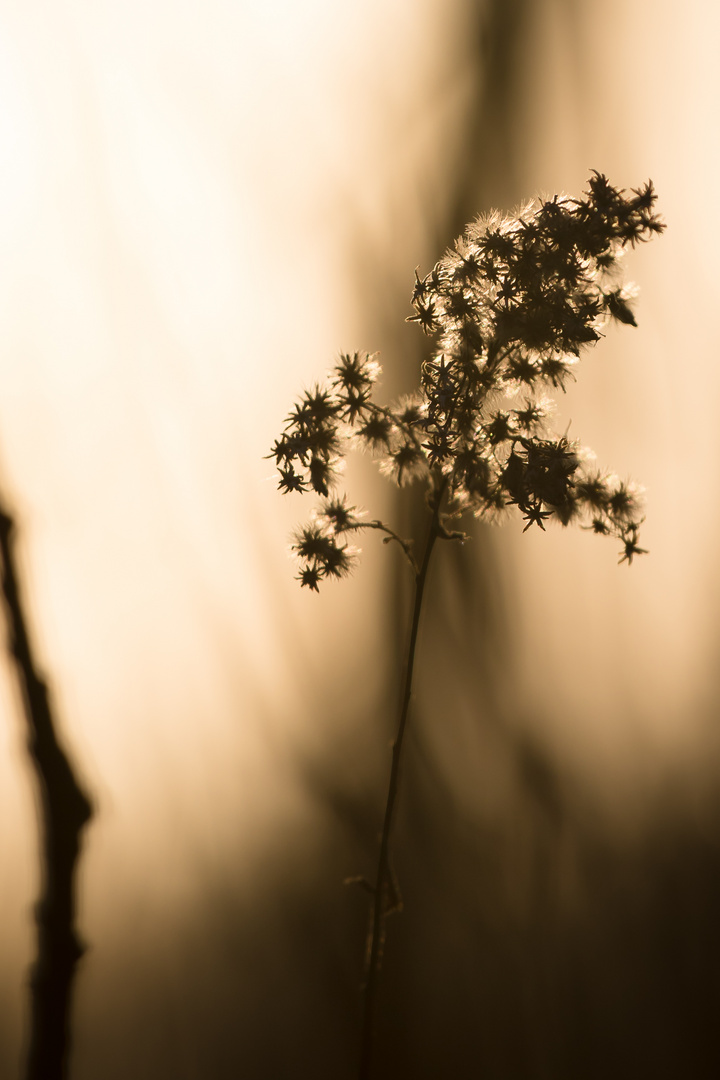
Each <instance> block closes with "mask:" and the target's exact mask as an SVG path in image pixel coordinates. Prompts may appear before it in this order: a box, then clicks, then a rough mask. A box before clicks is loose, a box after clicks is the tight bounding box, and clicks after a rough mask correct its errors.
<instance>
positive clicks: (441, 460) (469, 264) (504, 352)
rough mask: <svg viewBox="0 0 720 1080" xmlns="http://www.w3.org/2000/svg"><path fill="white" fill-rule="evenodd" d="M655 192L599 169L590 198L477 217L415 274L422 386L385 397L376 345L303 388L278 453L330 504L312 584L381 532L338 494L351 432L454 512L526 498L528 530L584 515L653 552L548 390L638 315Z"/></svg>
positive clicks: (306, 558) (292, 479)
mask: <svg viewBox="0 0 720 1080" xmlns="http://www.w3.org/2000/svg"><path fill="white" fill-rule="evenodd" d="M655 200H656V196H655V192H654V191H653V187H652V184H651V183H648V184H646V185H645V186H643V187H641V188H639V189H636V190H633V191H632V192H631V194H630V195H626V193H625V192H623V191H620V190H618V189H616V188H614V187H612V186H611V185H610V184H609V183H608V181H607V179H606V178H605V177H604V176H602V175H601V174H599V173H593V174H592V176H591V178H590V181H589V187H588V190H587V192H586V193H585V197H584V198H582V199H572V198H569V197H565V196H555V197H554V198H553V199H551V200H547V201H544V202H542V201H539V200H536V201H535V202H532V203H530V204H528V205H527V206H526V207H524V208H522V209H521V210H520V211H519V212H518V213H516V214H515V215H513V216H505V215H501V214H499V213H493V214H490V215H489V216H487V217H482V218H479V219H478V220H477V221H476V222H474V223H473V224H471V225H470V226H469V227H468V228H467V230H466V231H465V234H464V235H463V236H462V237H461V238H460V239H459V240H458V241H457V242H456V243H455V245H454V247H453V248H452V249H451V250H449V251H448V252H447V254H446V255H445V257H444V258H443V259H441V260H440V262H438V263H437V265H436V266H435V267H434V269H433V270H432V271H431V272H430V273H429V274H428V275H427V276H426V277H424V278H422V279H420V278H419V277H418V275H417V273H416V281H415V288H414V291H413V296H412V305H413V308H414V315H413V316H412V317H411V319H410V320H409V321H414V322H418V323H419V324H420V326H421V327H422V329H423V330H424V331H425V333H426V334H429V335H433V336H436V337H437V346H436V351H435V353H434V354H433V356H432V357H431V358H430V359H429V360H427V361H426V362H425V363H424V365H423V367H422V372H421V383H420V388H419V392H418V393H417V395H416V396H415V397H413V398H409V399H406V400H404V401H401V402H400V403H398V404H397V405H395V406H392V407H385V406H380V405H378V404H377V403H376V402H374V401H373V399H372V388H373V384H374V382H375V381H376V379H377V376H378V374H379V367H378V365H377V362H376V360H375V358H374V357H373V356H370V355H368V354H366V353H353V354H347V355H342V356H341V357H340V359H339V362H338V363H337V365H336V366H335V368H334V369H333V371H332V373H331V376H330V379H329V382H328V384H327V385H326V386H322V387H320V386H318V387H315V388H314V389H313V390H311V391H307V392H306V393H305V394H304V395H303V397H302V398H301V400H300V402H299V403H298V404H297V405H296V406H295V408H294V409H293V411H292V412H291V414H290V416H289V417H288V418H287V421H286V425H285V429H284V432H283V434H282V435H281V437H280V438H279V439H278V440H276V442H275V445H274V447H273V451H272V453H273V456H274V457H275V460H276V463H277V466H278V469H279V473H280V488H281V490H282V491H286V492H287V491H301V492H303V491H307V490H314V491H316V492H318V493H319V494H320V495H322V496H324V497H325V500H326V501H325V503H324V504H323V507H322V509H321V511H320V513H319V514H318V515H317V516H316V518H315V519H314V521H313V522H312V523H311V524H310V525H309V526H307V527H306V528H305V529H304V530H302V531H301V532H300V533H299V534H298V536H297V538H296V543H295V544H294V551H295V553H296V554H297V555H298V557H299V559H300V562H301V565H302V569H301V572H300V580H301V582H302V584H303V585H308V586H309V587H310V588H313V589H316V588H317V586H318V583H319V581H320V580H322V579H323V578H325V577H333V576H334V577H337V576H341V575H342V574H344V573H346V572H347V571H348V569H349V568H350V564H351V553H350V550H349V548H348V546H347V543H346V541H345V537H346V535H347V533H348V532H352V531H357V530H358V529H361V528H365V527H368V526H367V524H363V523H362V522H361V521H360V520H359V518H357V517H356V516H354V515H353V513H352V512H351V511H350V510H348V508H347V507H346V504H345V503H344V500H337V499H331V498H330V492H331V490H332V489H333V487H334V486H335V483H336V479H337V466H338V464H339V462H340V460H341V458H342V456H343V448H344V447H346V446H347V445H348V440H354V441H356V442H359V443H360V444H361V445H364V446H365V447H367V448H368V449H370V450H371V451H372V452H374V453H376V454H379V455H380V456H381V459H382V461H381V467H382V468H383V471H384V472H386V473H387V474H388V475H390V476H391V477H392V478H394V479H395V481H396V482H397V483H398V484H403V483H405V482H407V481H410V480H412V479H415V478H418V477H425V478H426V479H427V481H428V483H429V485H430V489H431V491H433V492H435V493H436V494H437V493H440V492H441V493H442V497H443V498H444V500H445V502H444V519H446V520H447V519H450V518H453V517H459V516H461V515H462V514H464V513H466V512H471V513H473V514H475V515H476V516H480V517H485V518H492V517H494V516H496V515H497V513H498V511H501V510H503V509H504V508H506V507H510V506H516V507H517V508H518V509H519V510H520V512H521V514H522V515H523V518H524V519H525V521H526V523H527V524H526V526H525V527H526V528H528V527H529V526H530V525H532V524H537V525H539V526H540V528H544V522H545V521H546V520H548V519H555V520H557V521H559V522H560V523H562V524H563V525H567V524H569V523H570V522H571V521H575V520H578V521H581V522H583V521H584V522H586V524H587V527H588V528H590V529H592V530H593V531H594V532H596V533H601V534H603V535H612V536H615V537H617V538H618V539H619V540H620V541H621V543H622V552H621V556H622V559H621V561H622V560H627V562H631V561H632V558H633V556H634V555H637V554H640V553H641V552H642V551H643V549H642V548H640V547H639V545H638V537H639V528H640V524H641V521H642V518H641V513H642V506H641V501H640V496H639V492H638V490H637V489H636V488H635V487H634V486H633V485H630V484H627V483H624V482H622V481H620V480H618V479H617V478H616V477H614V476H612V475H610V474H607V473H602V472H599V471H597V470H594V469H592V468H591V467H589V466H588V455H587V453H586V452H585V451H583V450H582V449H581V448H580V447H579V445H578V444H577V443H575V442H570V441H569V440H568V439H567V438H565V437H557V436H556V435H553V434H552V432H551V431H550V429H549V428H548V425H547V420H548V416H549V413H550V411H551V409H552V404H553V403H552V401H551V400H550V399H549V398H548V396H547V393H548V391H549V390H551V389H564V387H565V384H566V382H567V380H568V379H569V378H570V377H572V369H573V367H574V365H575V364H576V363H577V360H578V358H579V356H580V353H581V351H582V349H583V348H584V347H586V346H588V345H591V344H593V343H594V342H596V341H597V340H598V339H599V338H600V336H601V331H602V328H603V326H605V325H606V323H607V322H608V321H609V320H616V321H618V322H621V323H626V324H629V325H632V326H634V325H636V324H635V318H634V315H633V313H632V308H631V306H630V300H631V297H632V295H633V294H632V289H631V288H629V287H628V286H623V284H622V282H621V281H620V279H619V278H620V275H619V270H620V261H621V256H622V254H623V251H624V249H625V248H627V247H628V246H631V247H632V246H634V245H635V244H636V243H638V242H640V241H644V240H647V239H649V238H650V237H651V236H652V235H653V234H654V233H658V232H661V231H662V230H663V228H664V225H663V223H662V222H661V220H660V219H659V218H658V217H657V215H656V214H655V213H654V205H655ZM372 527H382V528H384V526H382V525H381V524H380V523H377V522H374V523H372ZM385 531H387V532H390V530H388V529H386V530H385ZM390 535H391V536H392V537H394V538H395V539H398V538H397V537H395V536H394V534H392V533H391V532H390ZM453 535H456V534H453Z"/></svg>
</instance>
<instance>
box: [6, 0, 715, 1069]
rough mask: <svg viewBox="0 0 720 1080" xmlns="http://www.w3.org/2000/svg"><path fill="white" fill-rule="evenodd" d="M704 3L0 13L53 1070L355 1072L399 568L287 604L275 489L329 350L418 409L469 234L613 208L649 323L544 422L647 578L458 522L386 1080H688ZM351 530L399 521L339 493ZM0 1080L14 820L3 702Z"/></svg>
mask: <svg viewBox="0 0 720 1080" xmlns="http://www.w3.org/2000/svg"><path fill="white" fill-rule="evenodd" d="M718 47H720V9H718V8H717V6H716V5H714V4H712V3H710V2H709V0H686V2H685V3H683V4H682V5H678V4H676V3H672V2H671V0H624V2H623V3H620V2H619V0H606V2H605V3H604V4H601V5H600V4H593V3H590V2H589V0H588V2H585V0H474V2H473V0H344V2H342V3H338V0H332V2H331V0H302V2H293V0H203V2H202V3H200V2H199V0H182V2H180V3H177V2H176V3H172V4H171V3H169V2H168V0H144V2H143V3H140V2H139V0H123V2H122V3H120V2H119V0H102V2H100V3H89V2H87V0H60V2H55V3H51V2H50V0H37V2H32V3H20V0H4V2H3V3H2V5H0V251H1V252H2V258H0V342H1V349H0V379H1V381H0V488H1V489H2V493H3V497H4V498H5V499H7V500H8V501H9V503H10V505H11V507H12V509H13V512H14V513H15V514H16V516H17V519H18V524H19V537H20V552H21V564H22V569H23V572H24V574H25V588H26V591H27V593H28V597H29V601H30V608H31V613H32V620H33V629H34V634H35V639H36V643H37V647H38V651H39V654H40V656H41V658H42V663H43V665H44V669H45V671H46V673H47V676H48V679H49V681H50V685H51V689H52V693H53V699H54V703H55V706H56V710H57V713H58V716H59V718H60V722H61V726H62V732H63V736H64V739H65V741H66V745H67V746H68V748H69V750H70V751H71V753H72V755H73V758H74V761H75V763H76V765H77V767H78V769H79V771H80V773H81V775H82V777H83V779H84V782H85V783H86V784H87V785H88V787H89V788H90V790H91V792H92V794H93V797H94V800H95V803H96V810H97V816H96V817H95V819H94V820H93V822H92V824H91V827H90V830H89V832H88V834H87V841H86V845H85V848H84V852H83V861H82V865H81V870H80V886H81V887H80V911H79V914H80V925H81V932H82V935H83V937H84V939H85V940H86V941H87V943H88V945H89V951H88V953H87V954H86V956H85V958H84V960H83V962H82V966H81V969H80V974H79V977H78V980H77V984H76V995H75V1008H74V1038H73V1055H72V1076H73V1080H94V1078H96V1077H99V1076H102V1077H104V1078H105V1080H119V1078H121V1077H127V1076H133V1077H135V1078H136V1080H151V1078H156V1077H159V1076H168V1077H177V1078H182V1080H185V1078H187V1080H194V1078H204V1077H213V1078H219V1080H223V1078H225V1077H227V1078H230V1077H233V1078H234V1077H237V1076H247V1077H250V1078H257V1080H270V1078H275V1077H280V1076H296V1077H305V1076H307V1077H310V1076H312V1077H328V1078H333V1080H343V1078H346V1077H347V1078H350V1077H352V1076H353V1075H354V1073H355V1068H356V1066H355V1058H356V1050H357V1031H358V1020H359V1009H360V994H359V984H360V979H361V974H362V957H363V948H364V938H365V932H366V928H367V915H368V911H367V906H368V905H367V897H366V896H365V895H364V894H363V893H362V892H361V891H360V890H353V889H351V888H347V887H345V886H344V885H343V880H344V878H346V877H348V876H351V875H358V874H365V875H367V876H368V877H369V876H372V873H373V863H374V858H375V853H376V840H377V832H378V829H379V825H380V820H381V811H382V806H383V801H384V794H385V785H386V778H387V771H388V765H389V753H388V744H389V740H390V739H391V737H392V730H393V721H394V717H395V709H396V704H397V702H398V697H399V686H400V677H401V669H402V655H403V649H404V644H405V640H406V634H407V616H408V598H409V591H408V590H409V586H410V584H411V583H410V582H409V581H408V574H407V569H406V567H405V566H403V564H402V561H401V557H400V553H399V551H397V550H392V549H388V548H386V547H383V546H382V545H381V544H380V543H378V542H376V540H377V538H374V537H373V536H368V537H367V539H365V540H364V544H363V546H364V548H365V550H364V552H363V558H362V561H361V565H360V567H359V569H358V571H357V573H356V574H355V575H354V576H353V578H352V579H349V580H348V581H345V582H342V583H340V584H333V585H329V586H328V587H327V588H325V589H323V590H322V591H321V593H320V595H319V596H316V595H314V594H312V593H309V591H308V590H302V591H301V590H300V589H299V587H298V583H297V581H295V580H293V578H294V574H295V570H294V567H293V564H292V561H291V559H290V558H289V543H290V541H289V536H290V533H291V530H292V529H293V527H294V526H295V525H296V524H297V523H298V522H299V521H301V520H303V518H304V517H305V516H306V515H307V513H308V511H309V508H310V507H309V505H306V503H309V502H310V500H309V499H308V500H305V499H301V498H289V497H287V498H283V497H281V496H280V495H279V493H278V492H277V490H276V481H275V478H274V476H273V467H272V462H271V461H268V460H267V459H265V458H264V455H266V454H267V453H268V451H269V447H270V445H271V443H272V441H273V440H274V438H275V437H276V436H277V434H278V433H279V431H280V427H281V425H282V421H283V418H284V417H285V416H286V414H287V412H288V411H289V408H290V407H291V405H292V403H293V400H294V398H295V396H296V394H297V393H298V391H299V390H301V389H302V388H303V387H307V386H308V385H310V384H312V382H313V381H314V380H316V379H318V378H320V377H322V375H323V373H324V371H325V370H326V369H327V367H328V366H330V365H331V364H332V362H333V359H334V357H335V356H336V354H337V352H338V351H339V350H341V349H343V350H354V349H359V348H360V349H368V350H370V351H375V350H379V351H380V354H381V356H380V359H381V362H382V364H383V368H384V375H383V384H382V387H381V392H382V393H383V394H386V395H387V396H388V398H391V397H394V396H395V395H396V394H397V393H401V392H404V391H407V390H410V389H412V387H413V386H414V385H415V384H416V382H417V373H418V365H419V363H420V361H421V359H422V357H423V356H424V355H426V353H425V351H424V350H426V349H427V343H426V342H425V341H424V340H423V339H422V335H421V334H420V332H419V330H418V329H417V327H415V326H409V325H407V324H406V323H405V322H404V320H405V318H406V316H407V315H408V314H409V313H410V308H409V294H410V291H411V288H412V280H413V271H414V269H415V268H416V267H419V268H420V271H421V272H422V273H424V272H427V270H429V269H430V268H431V266H432V265H433V263H434V262H435V261H436V259H437V258H439V257H440V255H442V253H443V252H444V250H445V248H446V246H447V245H448V244H449V243H450V242H451V241H452V240H453V239H454V237H455V236H457V235H458V234H459V233H460V232H461V231H462V228H463V226H464V225H465V223H466V222H467V221H468V220H469V219H470V218H471V217H473V216H474V215H475V214H477V213H478V212H480V211H484V210H488V209H490V208H491V207H493V206H496V207H499V208H501V209H506V210H509V209H512V207H513V206H515V205H516V204H518V203H519V202H521V201H523V200H524V199H527V198H529V197H532V196H533V195H535V194H538V193H548V194H550V193H554V192H555V191H565V192H567V193H569V194H575V195H577V194H580V193H581V192H582V190H583V189H584V187H585V186H586V183H587V178H588V175H589V172H590V170H591V169H593V168H594V169H598V170H600V171H602V172H605V173H606V174H607V175H608V176H609V178H610V180H611V182H612V183H614V184H616V185H618V186H620V187H624V188H630V187H637V186H639V185H640V184H641V183H643V182H644V181H645V180H647V179H648V178H649V177H650V178H652V180H653V181H654V183H655V185H656V188H657V191H658V193H659V209H660V211H661V213H662V214H663V216H664V218H665V219H666V221H667V224H668V229H667V232H666V233H665V234H664V235H663V236H662V237H660V238H658V239H656V240H655V241H653V243H652V244H650V245H648V246H646V247H643V248H641V249H639V250H636V251H635V252H633V253H631V254H630V256H629V257H628V259H627V273H628V275H629V277H630V278H631V279H632V280H635V281H637V282H638V284H639V286H640V289H641V291H640V296H639V300H638V302H637V305H636V315H637V319H638V323H639V326H638V328H637V329H632V328H627V327H621V328H620V329H611V330H610V331H609V332H608V334H607V336H606V338H605V339H604V340H603V341H601V342H600V343H599V345H598V346H597V348H596V349H594V350H593V351H592V352H591V353H589V354H588V355H587V357H586V358H585V360H584V361H583V363H582V365H581V367H580V370H579V373H578V374H579V378H578V382H577V385H575V386H573V387H572V388H571V389H570V390H569V391H568V393H567V395H566V397H565V398H564V399H563V401H562V402H561V408H560V413H559V419H558V424H559V426H560V428H561V430H564V428H565V427H566V426H567V424H568V423H570V429H569V431H570V434H571V435H572V436H573V437H578V438H580V439H581V440H582V441H583V443H587V444H588V445H590V446H591V447H592V448H593V449H594V450H595V451H596V453H597V456H598V462H599V463H600V464H601V465H607V466H608V467H610V468H613V469H615V470H617V472H618V473H620V474H621V475H623V476H625V475H627V476H630V477H632V478H636V479H638V480H640V481H641V482H642V483H643V484H644V485H645V487H646V488H647V502H648V513H647V520H646V522H645V524H644V526H643V535H642V541H643V544H644V546H646V547H648V548H649V549H650V554H649V556H646V557H643V558H641V559H638V560H637V561H636V562H634V563H633V566H632V568H631V569H630V570H628V569H627V567H625V566H621V567H618V565H617V554H618V553H617V551H616V547H615V543H614V541H608V540H603V539H602V538H596V537H593V536H591V535H590V534H589V533H587V532H582V531H580V530H573V531H563V530H560V529H549V530H548V532H547V534H543V533H541V532H540V531H539V530H531V531H529V532H528V533H526V534H525V535H523V534H522V523H520V522H517V521H515V522H513V523H511V524H508V525H506V526H504V527H503V528H502V529H497V530H495V529H490V528H487V527H480V526H475V527H474V528H473V538H472V540H471V541H470V542H469V543H468V544H466V545H464V546H463V547H462V548H457V549H455V548H451V547H450V546H449V545H448V546H447V548H444V549H442V550H441V551H440V552H439V554H438V559H437V562H436V565H435V567H434V568H433V572H432V576H431V579H430V584H429V607H428V609H427V611H426V613H425V615H426V618H425V622H424V626H423V630H422V634H421V642H420V654H419V661H418V664H419V667H418V680H417V686H416V694H415V698H414V701H415V707H414V712H413V715H412V728H411V735H410V740H409V743H408V748H407V759H406V761H405V772H404V777H403V789H402V798H401V806H400V810H399V816H398V821H397V835H396V843H395V865H396V870H397V872H398V876H399V879H400V884H401V887H402V891H403V897H404V902H405V911H404V913H403V914H402V916H400V917H399V918H396V919H393V920H392V921H391V922H390V924H389V927H388V943H387V949H386V957H385V971H384V982H383V988H382V995H383V996H382V1010H381V1020H380V1034H379V1050H378V1067H377V1076H378V1080H381V1078H385V1077H390V1076H394V1077H405V1076H407V1077H413V1078H418V1080H424V1078H428V1080H430V1078H437V1077H445V1076H448V1077H450V1076H452V1077H459V1078H463V1077H473V1078H475V1077H483V1078H487V1080H506V1078H507V1077H510V1076H512V1077H518V1078H522V1080H540V1078H553V1080H566V1078H567V1080H570V1078H578V1077H582V1078H588V1080H594V1078H598V1080H599V1078H600V1077H603V1078H604V1077H606V1076H607V1075H610V1074H612V1075H613V1076H614V1077H616V1078H618V1080H624V1078H628V1080H629V1078H631V1077H632V1078H633V1080H637V1077H642V1076H652V1077H653V1078H654V1080H662V1078H665V1077H667V1078H668V1080H670V1078H673V1080H675V1078H677V1077H678V1076H680V1075H682V1076H686V1077H688V1078H690V1080H694V1078H698V1080H701V1078H704V1077H708V1078H709V1077H712V1076H715V1075H717V1069H718V1067H719V1066H720V1049H718V1042H717V1037H716V1023H717V1019H716V1018H717V1013H718V1007H719V1006H720V930H718V918H717V913H718V910H719V906H720V737H719V733H720V715H719V714H720V709H719V701H720V664H719V660H720V657H719V656H718V651H719V650H718V629H719V627H718V610H719V605H718V600H719V599H720V596H719V592H720V588H719V586H720V581H719V577H718V560H717V555H716V552H717V544H718V540H717V536H718V528H719V527H720V519H719V514H718V510H719V507H720V503H719V500H718V482H717V475H718V468H719V467H720V424H718V401H719V400H720V365H719V364H718V345H717V332H716V327H715V322H716V312H717V309H718V305H719V303H720V295H719V292H720V290H719V287H718V276H717V271H716V258H717V256H716V252H717V251H718V249H719V247H720V215H719V214H718V211H717V208H716V206H715V202H716V198H717V196H716V187H717V176H718V166H720V138H719V136H718V108H719V106H720V72H719V70H718V66H717V60H716V58H717V52H718ZM347 484H348V489H349V490H350V491H351V498H352V501H353V502H357V503H360V504H361V505H363V506H367V507H368V508H369V509H370V510H371V512H372V514H373V516H381V515H382V516H383V517H385V518H386V519H387V520H389V521H390V522H391V523H393V524H396V525H397V527H398V529H399V530H400V531H402V532H403V533H408V534H412V533H418V534H419V532H421V531H422V520H421V506H419V505H418V504H417V499H414V498H413V492H412V491H410V492H409V493H403V497H402V498H401V499H398V498H397V496H396V494H394V493H393V491H392V490H391V489H390V487H389V485H387V484H386V483H385V481H383V480H382V479H381V478H379V477H377V475H376V472H375V470H374V466H373V465H372V464H371V463H370V462H369V461H367V460H361V461H358V462H354V463H352V464H351V465H350V467H349V469H348V474H347ZM0 708H1V722H0V1076H3V1077H5V1076H7V1077H16V1076H19V1075H20V1070H21V1062H22V1055H23V1047H24V1039H25V1037H26V1033H27V1028H26V1026H27V1007H28V994H27V982H28V972H29V966H30V964H31V961H32V958H33V953H34V923H33V918H32V916H33V904H34V902H35V900H36V898H37V894H38V887H39V876H40V866H39V863H38V841H37V823H36V793H35V788H34V778H33V776H32V774H31V770H30V767H29V762H28V758H27V753H26V747H25V740H24V729H23V719H22V714H21V710H20V707H19V695H18V692H17V689H16V686H15V681H14V674H13V671H12V669H11V668H10V666H9V664H8V662H7V659H6V658H3V661H2V666H1V667H0Z"/></svg>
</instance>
